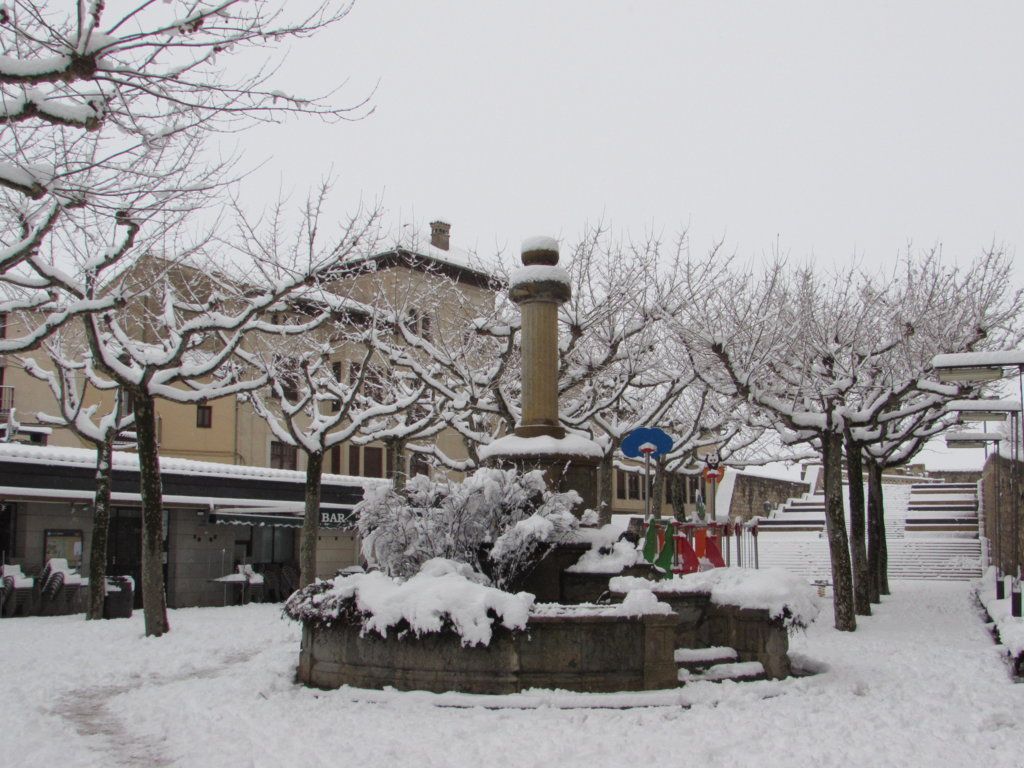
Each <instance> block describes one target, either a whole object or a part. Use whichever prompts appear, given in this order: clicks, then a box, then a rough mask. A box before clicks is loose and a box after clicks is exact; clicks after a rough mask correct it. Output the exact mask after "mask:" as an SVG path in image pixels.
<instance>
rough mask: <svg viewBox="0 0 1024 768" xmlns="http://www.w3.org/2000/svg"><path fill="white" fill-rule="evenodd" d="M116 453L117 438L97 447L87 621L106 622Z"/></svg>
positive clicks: (105, 441)
mask: <svg viewBox="0 0 1024 768" xmlns="http://www.w3.org/2000/svg"><path fill="white" fill-rule="evenodd" d="M113 453H114V446H113V435H111V437H110V439H109V440H104V441H103V442H101V443H99V444H98V445H97V446H96V492H95V494H94V495H93V513H92V544H91V545H90V546H89V605H88V607H87V609H86V611H85V618H86V619H102V618H103V601H104V600H105V599H106V596H107V534H108V532H109V529H110V480H111V477H110V476H111V465H110V464H111V457H112V455H113Z"/></svg>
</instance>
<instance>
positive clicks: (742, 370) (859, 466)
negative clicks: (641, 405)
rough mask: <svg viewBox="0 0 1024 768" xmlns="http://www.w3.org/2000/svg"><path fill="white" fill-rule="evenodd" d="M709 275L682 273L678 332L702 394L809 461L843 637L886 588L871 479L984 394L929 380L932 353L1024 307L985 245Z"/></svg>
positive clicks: (996, 334)
mask: <svg viewBox="0 0 1024 768" xmlns="http://www.w3.org/2000/svg"><path fill="white" fill-rule="evenodd" d="M710 267H711V264H710V263H709V262H704V263H703V264H702V263H700V262H694V263H693V264H692V265H691V266H690V267H688V272H689V273H690V275H691V279H690V280H689V281H688V282H689V297H690V301H689V303H688V304H687V312H686V315H685V318H684V320H683V321H682V322H681V323H680V324H679V326H678V330H679V334H680V336H681V337H682V341H683V343H684V344H685V346H686V347H687V349H688V351H689V354H690V355H691V356H692V361H693V364H694V366H695V368H696V369H697V370H698V371H700V376H701V378H702V380H703V381H705V382H706V383H707V385H708V386H709V387H710V388H712V389H713V390H715V391H717V392H719V393H722V394H723V395H730V396H734V397H737V398H740V399H742V400H743V401H744V402H745V403H746V406H747V410H746V418H747V419H749V420H750V421H752V422H753V423H757V424H761V425H765V426H767V427H769V428H770V429H772V430H773V431H774V432H776V433H777V434H778V435H779V436H780V437H781V438H782V440H783V441H784V442H785V443H786V444H788V445H798V444H806V445H809V446H812V447H813V448H814V450H815V451H817V452H818V453H819V454H820V456H821V459H822V463H823V465H824V489H825V498H826V528H827V535H828V542H829V551H830V554H831V561H832V582H833V587H834V595H835V623H836V627H837V628H838V629H842V630H853V629H855V627H856V615H858V614H860V615H868V614H870V611H871V608H870V606H871V603H873V602H878V601H879V596H880V595H881V594H885V593H887V591H888V583H887V579H886V554H885V537H884V510H883V504H882V494H881V475H882V471H883V470H884V469H886V468H888V467H892V466H897V465H899V464H902V463H905V462H907V461H909V460H910V459H911V458H912V457H913V456H914V455H915V454H916V453H917V452H918V451H919V450H920V449H921V448H922V447H923V445H924V444H925V443H926V442H927V440H928V438H930V437H931V436H933V435H935V434H937V433H938V432H941V431H942V430H943V429H945V428H946V427H947V426H949V424H950V423H951V422H952V419H953V418H954V417H953V416H951V415H950V414H948V413H947V412H946V411H945V410H944V407H945V405H946V404H947V403H948V402H949V401H950V400H952V399H957V398H962V397H978V396H981V395H982V394H983V391H982V390H981V389H979V388H978V387H964V386H955V385H947V384H940V383H939V382H938V381H937V380H936V378H935V376H934V374H933V372H932V369H931V358H932V356H934V355H935V354H937V353H940V352H942V351H946V350H957V351H968V350H979V349H992V348H1001V347H1005V346H1013V345H1015V344H1016V343H1018V342H1019V341H1020V339H1021V326H1020V322H1019V315H1020V311H1021V308H1022V306H1024V303H1022V294H1021V292H1020V291H1019V290H1016V291H1015V290H1014V289H1013V288H1012V262H1011V260H1010V258H1009V257H1008V256H1007V255H1006V254H1005V253H1001V252H998V251H989V252H987V253H984V254H983V255H982V256H980V257H979V258H977V259H976V260H975V261H973V262H971V263H970V264H969V265H967V266H965V267H962V268H956V267H952V266H949V265H947V264H946V263H944V262H943V261H942V259H941V258H940V256H939V254H938V253H937V252H929V253H925V254H922V255H916V256H912V255H909V254H908V255H907V256H905V257H904V258H901V259H899V260H898V261H897V263H895V264H894V265H893V266H892V268H891V270H890V271H888V272H887V273H884V274H877V273H869V272H867V271H865V270H862V269H861V268H859V267H857V266H853V267H850V268H849V269H847V270H845V271H842V272H838V273H835V274H823V273H822V271H821V270H815V269H814V268H812V267H810V266H797V267H788V266H787V265H786V264H784V263H782V262H776V263H773V264H770V265H768V266H767V267H765V268H763V269H760V270H757V271H754V270H749V269H747V270H744V269H726V270H722V269H719V270H718V273H717V274H718V275H720V277H718V278H717V279H715V280H712V281H709V280H708V278H707V276H708V275H710V274H714V272H713V271H712V270H711V269H710ZM844 461H845V466H846V472H847V477H848V489H849V508H850V530H849V532H848V531H847V529H846V523H845V516H844V511H843V506H844V505H843V464H844ZM865 467H866V468H867V477H868V491H869V492H868V502H867V504H865V498H864V474H865ZM865 508H866V509H865ZM866 515H867V519H866Z"/></svg>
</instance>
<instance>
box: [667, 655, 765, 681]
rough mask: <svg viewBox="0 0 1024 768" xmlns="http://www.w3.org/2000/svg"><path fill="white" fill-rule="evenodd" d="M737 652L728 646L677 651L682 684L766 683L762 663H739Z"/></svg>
mask: <svg viewBox="0 0 1024 768" xmlns="http://www.w3.org/2000/svg"><path fill="white" fill-rule="evenodd" d="M737 659H738V654H737V653H736V649H734V648H728V647H726V646H717V647H714V648H677V649H676V652H675V660H676V665H677V666H678V667H679V672H678V679H679V682H680V683H682V684H684V685H685V684H686V683H695V682H699V681H707V682H715V683H720V682H723V681H725V680H734V681H737V682H739V681H744V682H746V681H750V680H765V679H767V675H765V671H764V666H762V664H761V662H759V661H737Z"/></svg>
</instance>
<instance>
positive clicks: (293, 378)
mask: <svg viewBox="0 0 1024 768" xmlns="http://www.w3.org/2000/svg"><path fill="white" fill-rule="evenodd" d="M273 371H274V377H275V378H276V379H277V381H278V383H280V385H281V393H282V394H283V395H284V397H285V399H286V400H291V401H293V402H294V401H295V400H298V399H299V383H300V382H301V381H302V367H301V366H300V365H299V361H298V360H296V359H295V358H293V357H287V356H286V355H277V354H275V355H274V360H273Z"/></svg>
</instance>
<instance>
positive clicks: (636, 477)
mask: <svg viewBox="0 0 1024 768" xmlns="http://www.w3.org/2000/svg"><path fill="white" fill-rule="evenodd" d="M642 485H643V482H642V476H641V475H640V473H639V472H625V471H623V470H621V469H617V470H615V498H617V499H634V500H636V499H642V498H644V497H643V495H642V490H641V486H642Z"/></svg>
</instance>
